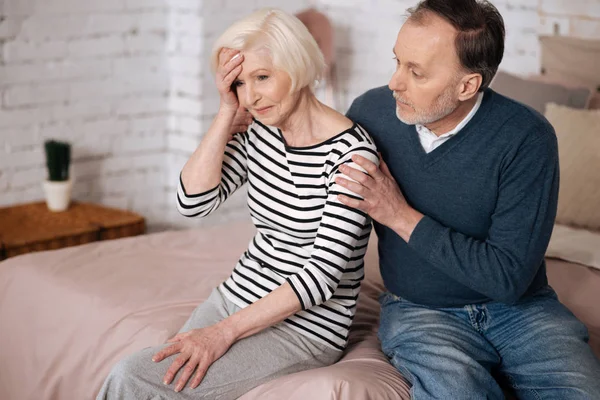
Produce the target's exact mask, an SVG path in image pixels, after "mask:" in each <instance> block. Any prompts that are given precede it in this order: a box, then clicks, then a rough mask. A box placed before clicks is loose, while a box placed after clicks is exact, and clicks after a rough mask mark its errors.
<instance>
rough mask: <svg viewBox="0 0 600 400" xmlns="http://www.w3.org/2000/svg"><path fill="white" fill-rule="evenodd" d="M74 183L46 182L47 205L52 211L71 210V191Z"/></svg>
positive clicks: (69, 181) (70, 181)
mask: <svg viewBox="0 0 600 400" xmlns="http://www.w3.org/2000/svg"><path fill="white" fill-rule="evenodd" d="M72 189H73V181H72V180H71V179H69V180H68V181H45V182H44V194H45V195H46V205H47V206H48V209H49V210H50V211H54V212H59V211H65V210H66V209H67V208H69V203H70V202H71V190H72Z"/></svg>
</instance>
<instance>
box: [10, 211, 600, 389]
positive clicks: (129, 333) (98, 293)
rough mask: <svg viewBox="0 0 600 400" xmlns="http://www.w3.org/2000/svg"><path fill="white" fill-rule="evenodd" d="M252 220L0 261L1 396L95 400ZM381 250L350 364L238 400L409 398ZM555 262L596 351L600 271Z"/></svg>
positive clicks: (186, 307) (370, 264) (215, 272)
mask: <svg viewBox="0 0 600 400" xmlns="http://www.w3.org/2000/svg"><path fill="white" fill-rule="evenodd" d="M252 234H253V227H252V226H251V225H250V224H249V223H242V224H237V225H228V226H221V227H216V228H211V229H197V230H187V231H177V232H165V233H158V234H153V235H146V236H141V237H135V238H127V239H120V240H115V241H110V242H97V243H92V244H89V245H85V246H80V247H75V248H68V249H62V250H57V251H51V252H43V253H36V254H28V255H24V256H19V257H15V258H11V259H8V260H6V261H3V262H0V399H3V400H4V399H7V400H8V399H10V400H29V399H36V400H50V399H65V400H71V399H93V398H94V396H95V394H96V392H97V391H98V389H99V388H100V385H101V383H102V381H103V379H104V377H105V376H106V375H107V373H108V371H109V370H110V368H111V366H112V365H113V364H114V363H115V362H116V361H117V360H118V359H120V358H122V357H123V356H124V355H126V354H129V353H132V352H134V351H136V350H139V349H141V348H144V347H147V346H152V345H155V344H158V343H162V342H164V341H165V340H166V339H167V338H169V337H171V336H172V335H173V334H175V333H176V332H177V331H178V330H179V328H180V327H181V325H182V324H183V323H184V322H185V320H186V319H187V317H188V316H189V314H190V313H191V311H192V310H193V309H194V308H195V307H196V305H197V304H199V303H200V302H202V301H203V300H204V299H205V298H206V297H207V296H208V294H209V293H210V290H211V289H212V288H213V287H214V286H216V285H217V284H218V283H219V282H221V281H222V280H223V279H224V278H226V276H227V275H228V274H229V273H230V271H231V269H232V268H233V266H234V264H235V261H236V260H237V258H238V257H239V255H240V254H241V252H242V251H243V250H244V249H245V248H246V246H247V245H248V241H249V239H250V238H251V236H252ZM374 245H375V242H374V241H372V243H371V245H370V247H369V252H368V255H367V273H366V280H365V282H364V286H363V291H362V293H361V296H360V299H359V307H358V312H357V316H356V318H355V323H354V325H353V329H352V332H351V336H350V346H349V348H348V350H347V352H346V355H345V356H344V357H343V359H342V360H341V361H340V362H338V363H337V364H335V365H332V366H329V367H327V368H321V369H316V370H312V371H305V372H302V373H299V374H294V375H290V376H287V377H283V378H280V379H278V380H276V381H273V382H270V383H267V384H265V385H262V386H259V387H257V388H256V389H254V390H253V391H252V392H250V393H248V394H246V395H245V396H243V397H242V399H243V400H254V399H261V400H269V399H278V400H279V399H283V398H285V399H290V400H295V399H297V400H300V399H302V400H304V399H307V398H310V399H313V400H320V399H328V400H329V399H349V400H355V399H356V400H359V399H360V400H363V399H390V400H391V399H395V400H397V399H408V398H409V394H408V393H409V387H408V384H407V382H406V381H405V380H404V379H403V378H402V376H401V375H400V374H399V373H398V372H397V371H396V370H395V369H394V368H393V367H392V366H391V365H390V364H389V363H388V362H387V361H386V359H385V356H383V354H382V353H381V352H380V350H379V347H378V346H379V344H378V342H377V339H376V336H375V332H376V328H377V321H378V311H379V307H378V303H377V300H376V298H377V295H378V293H379V292H380V291H381V290H383V286H382V284H381V278H380V276H379V273H378V270H377V266H376V265H377V257H376V251H375V246H374ZM565 264H566V263H564V262H560V261H556V262H555V261H551V262H550V265H549V274H550V277H551V279H552V280H555V281H556V283H557V286H558V287H557V291H558V292H559V294H560V296H561V298H562V299H563V300H566V302H567V304H568V305H569V306H573V307H572V309H573V310H574V311H575V313H576V314H577V315H578V316H580V317H581V318H583V319H584V321H586V322H588V325H589V326H590V327H591V328H592V329H593V335H594V338H595V340H596V343H595V346H596V348H597V349H598V350H599V353H600V347H599V345H598V339H599V335H598V332H599V331H600V315H599V310H598V307H597V306H596V304H597V303H598V299H599V298H600V271H597V270H591V269H587V268H583V267H572V266H570V267H569V266H567V267H566V268H565Z"/></svg>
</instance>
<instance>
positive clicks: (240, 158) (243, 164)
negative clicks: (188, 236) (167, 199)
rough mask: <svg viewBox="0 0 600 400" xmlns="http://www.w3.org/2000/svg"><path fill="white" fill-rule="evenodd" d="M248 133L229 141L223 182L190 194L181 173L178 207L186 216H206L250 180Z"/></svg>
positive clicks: (223, 167)
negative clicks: (206, 189) (204, 190)
mask: <svg viewBox="0 0 600 400" xmlns="http://www.w3.org/2000/svg"><path fill="white" fill-rule="evenodd" d="M247 143H248V133H247V132H244V133H238V134H236V135H234V136H233V138H232V139H231V140H230V141H229V143H227V146H226V147H225V154H224V157H223V165H222V167H221V182H220V183H219V184H218V185H217V186H215V187H214V188H212V189H210V190H208V191H206V192H203V193H198V194H188V193H187V192H186V190H185V187H184V186H183V182H182V180H181V174H180V176H179V184H178V187H177V209H178V210H179V212H180V213H181V214H182V215H184V216H186V217H198V216H199V217H205V216H207V215H209V214H210V213H212V212H213V211H215V210H216V209H217V208H219V206H220V205H221V204H223V202H225V200H227V198H228V197H229V196H231V195H232V194H233V193H234V192H235V191H236V190H237V189H239V188H240V187H242V185H243V184H244V183H245V182H246V181H247V180H248V167H247V159H248V157H247V154H248V153H247V148H246V146H247Z"/></svg>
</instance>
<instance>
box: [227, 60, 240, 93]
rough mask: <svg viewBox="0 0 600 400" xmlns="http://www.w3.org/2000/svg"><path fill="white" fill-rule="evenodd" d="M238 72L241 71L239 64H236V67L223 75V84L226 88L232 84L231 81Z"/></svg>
mask: <svg viewBox="0 0 600 400" xmlns="http://www.w3.org/2000/svg"><path fill="white" fill-rule="evenodd" d="M240 72H242V66H241V65H238V66H237V67H235V68H234V69H232V70H231V71H229V73H228V74H227V75H225V76H224V77H223V86H224V87H226V88H228V87H230V86H231V85H232V84H233V81H234V80H235V79H236V78H237V77H238V75H239V74H240Z"/></svg>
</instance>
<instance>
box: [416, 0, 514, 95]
mask: <svg viewBox="0 0 600 400" xmlns="http://www.w3.org/2000/svg"><path fill="white" fill-rule="evenodd" d="M408 12H409V21H414V22H417V23H421V22H424V19H425V17H426V16H427V14H429V13H433V14H435V15H438V16H440V17H442V18H444V19H445V20H446V21H448V22H449V23H451V24H452V26H454V28H456V30H457V31H458V34H457V36H456V40H455V44H456V53H457V54H458V59H459V60H460V63H461V65H462V66H463V68H465V69H466V70H467V71H470V72H473V73H476V74H480V75H481V77H482V80H481V87H480V88H479V91H483V90H484V89H485V88H487V87H488V86H489V85H490V82H491V81H492V79H493V78H494V75H496V71H498V65H500V62H501V61H502V56H503V54H504V34H505V32H504V20H503V19H502V16H501V15H500V13H499V12H498V10H497V9H496V7H494V6H493V5H492V4H491V3H490V2H489V1H487V0H424V1H421V2H420V3H419V4H418V5H417V6H416V7H414V8H411V9H409V10H408Z"/></svg>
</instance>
